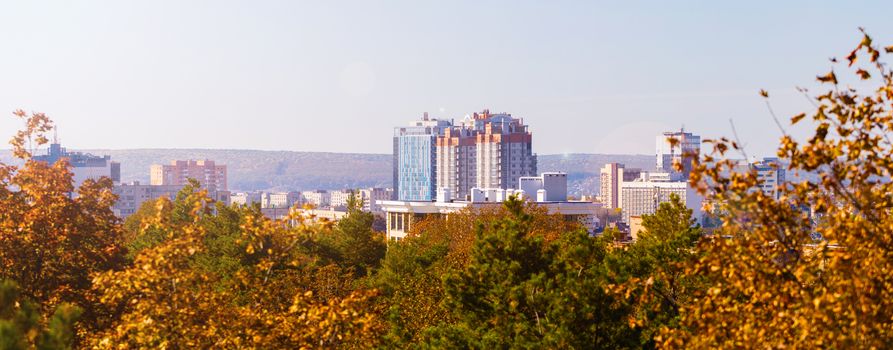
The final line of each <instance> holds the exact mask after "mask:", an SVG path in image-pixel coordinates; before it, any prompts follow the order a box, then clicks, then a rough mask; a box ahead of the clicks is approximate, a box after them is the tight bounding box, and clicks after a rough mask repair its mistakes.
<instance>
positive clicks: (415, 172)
mask: <svg viewBox="0 0 893 350" xmlns="http://www.w3.org/2000/svg"><path fill="white" fill-rule="evenodd" d="M450 125H451V124H450V122H449V121H446V120H437V119H429V118H428V113H425V115H424V117H423V118H422V120H420V121H413V122H410V124H409V126H404V127H397V128H394V190H395V192H396V197H397V199H398V200H406V201H430V200H433V199H434V196H435V190H436V178H435V176H436V173H437V170H436V169H437V161H436V154H435V151H436V143H435V142H436V139H437V137H438V136H440V135H442V134H443V132H444V130H445V129H446V128H448V127H449V126H450Z"/></svg>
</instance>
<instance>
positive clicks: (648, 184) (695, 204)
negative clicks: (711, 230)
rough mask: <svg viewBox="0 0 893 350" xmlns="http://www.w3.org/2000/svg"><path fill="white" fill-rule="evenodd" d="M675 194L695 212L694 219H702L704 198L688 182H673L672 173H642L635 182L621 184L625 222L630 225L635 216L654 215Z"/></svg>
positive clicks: (621, 200)
mask: <svg viewBox="0 0 893 350" xmlns="http://www.w3.org/2000/svg"><path fill="white" fill-rule="evenodd" d="M673 194H675V195H677V196H679V199H680V200H682V202H683V203H685V206H686V207H688V208H689V209H691V210H692V211H693V215H694V217H696V218H698V217H700V213H701V202H702V201H703V197H702V196H701V195H699V194H698V193H697V191H695V189H693V188H691V187H690V186H689V185H688V182H686V181H673V175H672V174H670V173H642V174H641V176H640V177H639V178H638V179H636V180H635V181H628V182H622V183H621V184H620V195H619V201H620V207H621V208H622V210H623V214H622V219H623V222H625V223H627V224H628V223H629V222H630V217H633V216H642V215H648V214H654V213H655V212H657V208H658V207H659V206H660V204H661V203H664V202H669V201H670V196H671V195H673Z"/></svg>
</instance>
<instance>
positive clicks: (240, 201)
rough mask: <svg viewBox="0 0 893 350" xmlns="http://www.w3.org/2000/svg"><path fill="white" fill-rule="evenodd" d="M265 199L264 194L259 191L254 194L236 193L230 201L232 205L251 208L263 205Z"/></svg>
mask: <svg viewBox="0 0 893 350" xmlns="http://www.w3.org/2000/svg"><path fill="white" fill-rule="evenodd" d="M263 198H264V193H263V192H259V191H254V192H236V193H233V194H232V196H230V201H231V202H232V204H235V205H240V206H251V205H254V203H258V204H262V203H263Z"/></svg>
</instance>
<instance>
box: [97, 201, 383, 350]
mask: <svg viewBox="0 0 893 350" xmlns="http://www.w3.org/2000/svg"><path fill="white" fill-rule="evenodd" d="M154 204H155V205H156V209H155V211H154V212H155V215H154V216H153V217H148V218H145V219H144V221H143V223H142V224H141V227H142V230H143V231H146V232H152V234H158V233H160V234H161V237H162V239H161V242H160V243H158V244H154V245H151V246H148V247H146V248H144V249H143V250H142V251H140V252H139V253H138V254H137V255H136V256H135V258H134V261H133V265H132V266H131V267H128V268H126V269H123V270H121V271H109V272H106V273H103V274H100V275H98V276H97V277H96V278H95V279H94V283H95V288H96V289H97V291H98V292H99V293H100V295H101V301H102V302H103V303H105V304H106V305H108V306H109V307H111V308H115V309H118V310H121V314H120V317H118V318H117V319H116V320H115V323H114V324H113V327H110V328H108V329H107V330H105V331H104V332H102V333H101V334H99V335H98V336H97V337H96V338H95V339H94V343H93V346H96V347H99V348H114V347H119V346H128V347H134V348H146V347H151V348H156V347H174V348H186V347H190V348H192V347H195V348H221V347H222V348H260V349H266V348H308V347H335V346H344V345H350V344H356V343H359V342H370V343H372V338H371V336H370V334H371V333H370V331H369V329H370V328H369V325H370V324H371V323H372V322H371V318H372V317H373V316H372V315H371V314H370V313H369V312H367V310H366V309H367V301H368V300H369V298H370V297H371V296H373V295H374V291H362V290H359V291H350V290H348V291H342V292H338V293H334V294H332V295H330V296H328V297H326V298H325V299H324V300H320V299H319V298H318V297H317V296H316V295H315V294H318V293H315V292H314V290H312V289H311V288H308V286H310V285H316V286H324V285H325V283H322V281H321V280H319V279H314V278H315V276H318V274H314V273H308V272H313V271H318V270H314V269H309V268H308V267H313V266H314V263H315V260H316V257H314V256H313V255H312V254H305V253H304V252H303V249H304V248H305V247H306V246H307V245H308V244H310V243H312V241H313V237H315V236H316V235H318V233H319V232H320V231H322V230H325V229H326V228H325V227H323V226H324V225H319V224H314V223H312V222H310V221H307V220H306V218H304V217H301V216H300V215H299V214H297V212H295V213H293V214H292V215H291V216H289V217H288V218H286V219H283V220H276V221H273V220H270V219H267V218H265V217H264V216H263V215H261V214H260V213H259V212H257V211H255V210H250V209H247V210H245V211H242V212H238V213H236V215H235V216H234V217H237V218H238V222H239V230H238V232H239V237H238V239H237V240H224V241H217V240H214V239H209V235H210V234H209V231H211V230H215V229H220V228H219V227H218V226H217V225H212V224H211V223H214V220H213V219H211V218H213V217H215V216H218V215H220V212H218V213H212V212H209V210H208V208H209V206H210V199H209V198H208V197H207V193H206V191H204V190H201V191H193V192H191V193H188V194H186V195H185V196H182V197H180V198H178V199H177V203H172V202H171V201H169V200H167V199H166V198H161V199H159V200H158V201H156V202H155V203H154ZM178 207H181V208H191V209H190V210H189V212H188V213H186V217H187V218H189V220H182V221H181V220H174V218H177V217H178V215H175V214H176V213H175V210H176V208H178ZM222 213H223V214H224V215H230V214H233V213H232V212H227V211H226V210H224V211H222ZM226 220H231V218H230V219H226ZM224 226H227V225H224ZM228 230H229V228H227V227H224V230H223V232H229V231H228ZM215 244H219V245H221V246H223V247H227V246H232V247H238V248H239V252H240V253H239V254H237V255H234V257H236V259H235V260H236V261H238V264H237V265H236V266H235V267H234V268H233V270H232V271H230V270H221V269H218V268H208V267H207V266H206V265H205V264H203V263H201V262H202V259H201V257H202V256H203V255H204V254H207V253H209V252H213V254H214V255H223V256H227V255H228V254H230V253H227V252H230V250H228V248H227V249H224V250H219V249H221V247H216V246H215ZM214 255H212V256H214ZM226 274H229V276H225V275H226ZM225 277H228V278H229V279H228V280H227V279H225ZM335 277H336V279H338V278H340V277H339V276H335ZM336 284H337V285H339V286H340V285H342V284H341V283H336ZM319 288H325V287H319ZM341 295H346V296H341Z"/></svg>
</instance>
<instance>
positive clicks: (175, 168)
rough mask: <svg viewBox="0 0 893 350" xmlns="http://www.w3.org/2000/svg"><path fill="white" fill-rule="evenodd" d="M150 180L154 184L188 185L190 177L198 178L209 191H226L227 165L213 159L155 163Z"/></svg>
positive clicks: (151, 169)
mask: <svg viewBox="0 0 893 350" xmlns="http://www.w3.org/2000/svg"><path fill="white" fill-rule="evenodd" d="M149 179H150V180H149V182H150V183H151V184H152V185H180V186H183V185H186V184H188V183H189V179H195V180H198V182H199V184H201V187H202V188H203V189H206V190H208V192H218V191H226V189H227V185H226V165H218V164H215V163H214V161H213V160H198V161H196V160H175V161H172V162H171V163H170V164H165V165H161V164H153V165H152V167H151V168H150V174H149Z"/></svg>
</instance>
